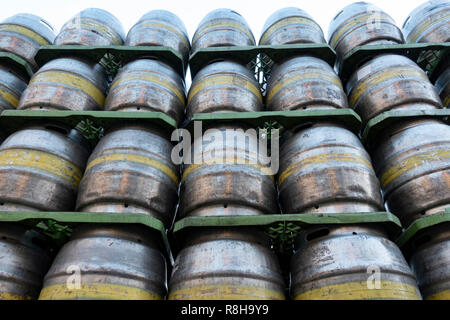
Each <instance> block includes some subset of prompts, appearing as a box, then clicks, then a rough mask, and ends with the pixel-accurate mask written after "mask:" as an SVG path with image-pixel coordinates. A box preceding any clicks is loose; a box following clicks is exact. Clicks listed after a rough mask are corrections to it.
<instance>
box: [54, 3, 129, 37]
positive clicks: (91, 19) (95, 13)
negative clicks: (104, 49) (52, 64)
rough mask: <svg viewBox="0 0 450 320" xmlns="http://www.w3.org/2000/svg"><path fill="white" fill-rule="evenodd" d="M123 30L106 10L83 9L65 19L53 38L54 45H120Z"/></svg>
mask: <svg viewBox="0 0 450 320" xmlns="http://www.w3.org/2000/svg"><path fill="white" fill-rule="evenodd" d="M124 39H125V31H124V29H123V26H122V24H121V23H120V21H119V20H118V19H117V18H116V17H115V16H114V15H112V14H111V13H109V12H108V11H105V10H103V9H97V8H89V9H84V10H83V11H81V12H79V13H78V14H76V15H75V16H74V17H73V18H72V19H70V20H69V21H67V22H66V23H65V24H64V25H63V26H62V28H61V31H60V32H59V34H58V35H57V36H56V38H55V45H57V46H61V45H86V46H114V45H116V46H120V45H122V44H123V42H124Z"/></svg>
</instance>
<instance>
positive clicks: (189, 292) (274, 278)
mask: <svg viewBox="0 0 450 320" xmlns="http://www.w3.org/2000/svg"><path fill="white" fill-rule="evenodd" d="M249 262H251V263H249ZM284 291H285V285H284V281H283V278H282V275H281V269H280V266H279V263H278V260H277V258H276V256H275V254H274V253H273V252H272V251H271V250H270V249H269V246H268V241H267V240H266V238H265V237H264V235H263V234H262V233H260V232H259V231H255V230H246V229H244V230H243V229H240V230H239V231H237V230H236V229H235V230H213V231H198V230H197V231H196V232H195V235H194V234H191V235H190V236H189V238H187V239H186V241H185V246H184V248H183V250H181V251H180V253H179V254H178V256H177V258H176V261H175V265H174V268H173V271H172V277H171V279H170V282H169V300H205V299H206V300H239V299H245V300H283V299H284Z"/></svg>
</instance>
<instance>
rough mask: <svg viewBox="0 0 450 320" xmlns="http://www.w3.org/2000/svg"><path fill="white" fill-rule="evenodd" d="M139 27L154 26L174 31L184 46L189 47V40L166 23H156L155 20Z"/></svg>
mask: <svg viewBox="0 0 450 320" xmlns="http://www.w3.org/2000/svg"><path fill="white" fill-rule="evenodd" d="M139 27H155V28H161V29H166V30H169V31H170V32H173V33H175V34H176V35H177V36H178V38H180V39H181V40H182V41H183V42H184V45H185V46H186V48H188V49H189V48H190V47H191V45H190V44H189V40H187V39H186V37H185V35H184V34H182V33H180V32H178V31H177V30H175V29H173V28H171V27H169V26H168V25H167V24H163V23H157V22H145V23H142V24H140V25H139Z"/></svg>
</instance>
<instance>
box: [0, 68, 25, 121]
mask: <svg viewBox="0 0 450 320" xmlns="http://www.w3.org/2000/svg"><path fill="white" fill-rule="evenodd" d="M25 79H26V78H25V76H24V75H23V74H22V73H21V72H18V70H16V69H15V68H11V67H10V66H8V65H7V64H4V63H1V64H0V113H1V112H2V111H3V110H8V109H15V108H17V105H18V104H19V99H20V96H21V95H22V92H23V91H24V90H25V88H26V87H27V81H26V80H25Z"/></svg>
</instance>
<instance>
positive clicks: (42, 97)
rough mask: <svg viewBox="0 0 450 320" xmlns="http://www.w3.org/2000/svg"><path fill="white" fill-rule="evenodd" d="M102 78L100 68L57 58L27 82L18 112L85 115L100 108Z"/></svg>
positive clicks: (74, 59) (102, 74)
mask: <svg viewBox="0 0 450 320" xmlns="http://www.w3.org/2000/svg"><path fill="white" fill-rule="evenodd" d="M106 84H107V83H106V74H105V71H104V69H103V67H102V66H100V65H99V64H98V63H94V62H91V61H89V60H85V59H82V58H75V57H72V58H58V59H54V60H52V61H50V62H48V63H46V64H45V65H44V66H43V67H42V68H40V69H39V71H38V72H37V73H35V74H34V76H33V77H32V78H31V80H30V83H29V84H28V87H27V88H26V89H25V91H24V92H23V94H22V97H21V99H20V102H19V106H18V107H17V108H18V109H21V110H73V111H87V110H98V109H101V108H103V105H104V103H105V90H106Z"/></svg>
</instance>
